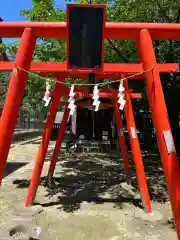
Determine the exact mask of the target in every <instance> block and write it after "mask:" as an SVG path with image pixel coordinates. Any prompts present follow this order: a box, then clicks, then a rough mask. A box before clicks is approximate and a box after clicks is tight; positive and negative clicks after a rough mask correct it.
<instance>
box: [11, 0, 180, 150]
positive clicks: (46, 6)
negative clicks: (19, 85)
mask: <svg viewBox="0 0 180 240" xmlns="http://www.w3.org/2000/svg"><path fill="white" fill-rule="evenodd" d="M32 2H33V7H32V8H31V9H28V10H22V11H21V15H22V16H24V17H25V18H26V19H27V20H30V21H47V22H58V21H65V18H66V14H65V11H64V10H63V9H59V8H55V6H54V1H53V0H33V1H32ZM75 2H77V3H91V4H107V21H114V22H159V23H166V22H170V23H179V21H180V3H179V1H178V0H174V1H169V0H151V1H149V0H79V1H78V0H76V1H75ZM42 43H43V44H42ZM15 45H17V43H16V44H15ZM154 47H155V52H156V57H157V60H158V62H160V63H166V62H177V61H179V55H180V42H179V41H169V40H168V41H155V42H154ZM12 48H14V49H15V48H16V46H12ZM13 51H14V50H13ZM65 53H66V44H65V40H57V39H40V42H39V43H38V45H37V47H36V51H35V55H34V60H35V61H65V60H66V57H65V56H66V54H65ZM105 62H112V63H113V62H118V63H124V62H127V63H138V62H139V57H138V52H137V48H136V43H135V41H130V40H111V39H106V40H105ZM161 78H162V84H163V88H164V93H165V97H166V102H167V106H168V111H169V116H170V120H171V123H172V124H171V125H172V127H173V129H172V130H173V134H174V137H175V141H176V143H177V142H180V141H179V140H180V139H178V135H179V136H180V134H179V125H178V124H179V120H178V119H179V112H180V107H179V106H178V104H177V102H178V101H179V100H180V93H179V86H180V79H179V76H178V74H173V75H172V76H171V77H170V75H168V74H166V75H163V76H161ZM165 80H167V81H168V84H166V83H165ZM35 85H36V84H35ZM130 87H132V88H133V89H134V90H135V91H141V92H143V98H142V100H141V101H135V103H134V107H135V108H137V106H138V108H137V109H144V111H148V104H147V99H146V95H145V91H144V89H145V88H144V84H143V83H142V81H139V82H138V81H136V82H133V81H130ZM176 133H178V134H176ZM177 147H178V148H179V149H180V147H179V146H178V144H177Z"/></svg>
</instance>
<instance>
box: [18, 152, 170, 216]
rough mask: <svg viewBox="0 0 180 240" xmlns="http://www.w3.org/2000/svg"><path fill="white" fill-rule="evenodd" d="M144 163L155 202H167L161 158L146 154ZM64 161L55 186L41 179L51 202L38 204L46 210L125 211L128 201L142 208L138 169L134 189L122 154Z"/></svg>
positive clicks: (23, 182)
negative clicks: (96, 207) (109, 206)
mask: <svg viewBox="0 0 180 240" xmlns="http://www.w3.org/2000/svg"><path fill="white" fill-rule="evenodd" d="M143 160H144V166H145V171H146V176H147V182H148V187H149V193H150V197H151V200H153V201H156V202H161V203H162V202H166V201H167V200H168V198H167V191H166V185H165V183H164V175H163V170H162V166H161V162H160V159H159V156H157V155H155V154H151V153H144V155H143ZM60 161H61V168H59V167H57V170H56V177H55V178H54V180H53V182H52V183H51V185H49V186H47V185H46V178H45V177H42V178H41V184H42V185H44V186H46V188H47V195H46V197H49V201H46V202H45V203H44V204H42V203H36V204H40V205H42V206H44V207H48V206H52V205H57V206H58V207H59V208H61V209H63V210H64V211H67V212H73V211H76V210H78V209H79V208H80V206H81V203H82V202H85V201H86V202H93V203H96V204H103V203H105V202H109V203H113V204H114V207H118V208H122V207H123V204H124V203H125V202H126V203H130V204H133V205H135V206H137V207H140V208H142V204H141V199H140V198H139V195H138V192H139V190H138V186H137V181H136V174H135V167H134V165H133V164H132V186H128V185H127V184H125V177H124V172H123V164H122V159H120V157H119V156H118V155H115V154H107V155H100V154H95V155H93V156H92V155H91V156H85V154H84V155H83V154H79V155H78V154H76V156H74V157H71V158H69V159H66V160H65V159H64V158H63V159H61V158H60ZM58 165H59V162H58ZM58 169H59V171H58ZM13 183H14V184H16V185H17V187H18V188H27V187H28V186H29V180H27V179H21V180H20V179H19V180H18V179H17V180H15V181H14V182H13ZM124 186H125V187H124ZM52 196H56V198H55V199H56V200H53V201H51V197H52Z"/></svg>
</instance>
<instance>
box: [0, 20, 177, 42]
mask: <svg viewBox="0 0 180 240" xmlns="http://www.w3.org/2000/svg"><path fill="white" fill-rule="evenodd" d="M25 28H32V29H33V32H34V35H35V36H36V37H42V38H59V39H66V38H67V37H68V36H67V24H66V22H0V36H2V37H5V38H19V37H21V36H22V33H23V31H24V29H25ZM142 29H147V30H149V32H150V34H151V37H152V39H153V40H180V24H176V23H118V22H117V23H114V22H106V24H105V32H104V37H105V38H110V39H137V38H138V37H139V33H140V31H141V30H142Z"/></svg>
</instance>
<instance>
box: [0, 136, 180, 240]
mask: <svg viewBox="0 0 180 240" xmlns="http://www.w3.org/2000/svg"><path fill="white" fill-rule="evenodd" d="M39 142H40V141H39V140H37V141H34V142H31V143H27V144H24V145H22V144H20V143H19V144H16V145H15V146H14V147H13V148H11V150H10V153H9V158H8V164H7V169H6V171H5V178H4V181H3V183H2V186H1V191H0V199H1V205H0V215H1V218H0V229H1V230H0V240H3V239H4V240H5V239H16V240H17V239H19V240H20V239H21V240H23V239H24V240H25V239H29V238H28V234H29V232H30V231H32V230H33V228H35V227H40V228H41V234H40V237H39V239H42V240H50V239H52V240H56V239H57V240H58V239H62V240H64V239H66V240H126V239H128V240H131V239H133V240H136V239H139V240H141V239H142V240H144V239H145V240H156V239H159V240H169V239H172V240H175V239H177V236H176V232H175V230H174V226H173V221H172V214H171V209H170V205H169V201H168V198H167V193H166V186H165V184H164V177H163V172H162V168H161V164H160V160H159V159H158V157H157V156H156V155H154V154H150V153H144V154H143V159H144V163H145V169H146V175H147V180H148V186H149V191H150V195H151V199H152V206H153V213H152V214H147V213H145V212H144V211H143V209H142V206H141V200H140V197H139V193H138V187H137V184H136V177H135V170H134V167H133V169H132V186H130V185H127V184H126V182H125V179H124V175H123V166H122V160H121V159H120V157H119V156H117V155H115V154H113V153H112V154H109V155H105V154H104V155H102V154H89V155H85V154H76V156H72V157H70V158H68V159H67V158H65V157H64V154H63V153H62V157H61V158H60V161H59V162H58V163H57V167H56V172H55V178H54V182H53V183H52V184H51V186H49V187H44V182H45V178H44V177H43V176H46V175H47V170H48V166H49V162H48V159H49V156H51V152H52V149H53V144H54V143H51V145H50V147H49V153H48V157H47V160H46V162H45V165H44V169H43V173H42V179H41V185H40V187H39V188H38V193H37V197H36V204H35V206H33V207H30V208H24V207H23V206H24V200H25V197H26V195H27V190H28V185H29V179H30V177H31V172H32V168H33V165H34V159H35V156H36V153H37V151H38V148H39ZM34 230H35V229H34ZM10 235H11V236H10Z"/></svg>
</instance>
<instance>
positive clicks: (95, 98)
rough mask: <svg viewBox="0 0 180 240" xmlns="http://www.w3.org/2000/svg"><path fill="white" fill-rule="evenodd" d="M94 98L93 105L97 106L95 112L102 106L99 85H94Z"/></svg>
mask: <svg viewBox="0 0 180 240" xmlns="http://www.w3.org/2000/svg"><path fill="white" fill-rule="evenodd" d="M92 99H93V100H94V101H93V104H92V105H93V106H95V112H97V111H98V110H99V106H100V101H99V89H98V86H97V85H95V86H94V90H93V97H92Z"/></svg>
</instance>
